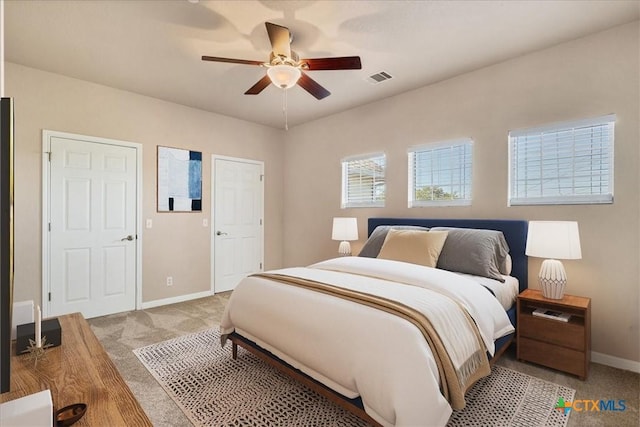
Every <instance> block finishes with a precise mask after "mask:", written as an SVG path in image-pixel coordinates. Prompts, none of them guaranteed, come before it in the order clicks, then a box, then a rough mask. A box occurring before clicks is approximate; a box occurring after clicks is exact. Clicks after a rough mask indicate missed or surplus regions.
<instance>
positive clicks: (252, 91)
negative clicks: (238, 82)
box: [244, 74, 271, 95]
mask: <svg viewBox="0 0 640 427" xmlns="http://www.w3.org/2000/svg"><path fill="white" fill-rule="evenodd" d="M269 84H271V79H270V78H269V76H268V75H266V74H265V76H264V77H263V78H261V79H260V80H258V83H256V84H254V85H253V86H251V87H250V88H249V90H248V91H246V92H245V93H244V94H245V95H257V94H259V93H260V92H262V91H263V90H264V89H265V88H266V87H267V86H269Z"/></svg>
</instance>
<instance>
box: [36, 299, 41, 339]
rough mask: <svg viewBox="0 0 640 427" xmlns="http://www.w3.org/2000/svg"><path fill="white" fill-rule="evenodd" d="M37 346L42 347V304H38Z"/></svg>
mask: <svg viewBox="0 0 640 427" xmlns="http://www.w3.org/2000/svg"><path fill="white" fill-rule="evenodd" d="M36 347H38V348H40V347H42V313H41V312H40V306H39V305H37V306H36Z"/></svg>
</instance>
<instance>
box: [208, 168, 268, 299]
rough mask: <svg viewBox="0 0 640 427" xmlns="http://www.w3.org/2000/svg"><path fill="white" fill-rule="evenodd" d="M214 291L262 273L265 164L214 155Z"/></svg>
mask: <svg viewBox="0 0 640 427" xmlns="http://www.w3.org/2000/svg"><path fill="white" fill-rule="evenodd" d="M212 158H213V162H212V163H213V171H212V175H213V186H212V189H213V196H212V197H211V200H212V201H213V208H212V209H211V211H212V212H213V228H212V240H213V244H212V245H213V263H212V265H213V280H214V282H213V283H214V292H224V291H230V290H232V289H234V288H235V287H236V285H237V284H238V282H239V281H240V280H241V279H242V278H243V277H245V276H247V275H248V274H251V273H255V272H257V271H261V270H262V252H263V227H262V212H263V189H264V186H263V182H262V180H263V173H262V171H263V164H262V163H261V162H255V161H250V160H243V159H229V158H221V157H216V156H213V157H212Z"/></svg>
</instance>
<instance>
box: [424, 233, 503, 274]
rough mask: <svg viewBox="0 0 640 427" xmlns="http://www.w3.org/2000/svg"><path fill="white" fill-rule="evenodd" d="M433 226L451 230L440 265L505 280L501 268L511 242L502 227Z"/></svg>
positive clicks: (439, 259) (452, 269)
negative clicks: (496, 228)
mask: <svg viewBox="0 0 640 427" xmlns="http://www.w3.org/2000/svg"><path fill="white" fill-rule="evenodd" d="M431 230H433V231H436V230H446V231H448V232H449V234H448V235H447V240H445V242H444V246H443V248H442V252H440V258H438V265H437V267H438V268H441V269H443V270H449V271H457V272H459V273H467V274H473V275H475V276H482V277H488V278H490V279H496V280H499V281H500V282H504V279H503V278H502V276H501V275H500V271H502V269H503V268H504V265H505V262H506V258H507V255H508V254H509V245H508V244H507V241H506V239H505V238H504V235H503V234H502V232H501V231H496V230H479V229H471V228H449V227H434V228H432V229H431Z"/></svg>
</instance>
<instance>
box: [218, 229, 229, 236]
mask: <svg viewBox="0 0 640 427" xmlns="http://www.w3.org/2000/svg"><path fill="white" fill-rule="evenodd" d="M223 235H224V236H226V235H227V233H225V232H222V231H220V230H218V231H216V236H223Z"/></svg>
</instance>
